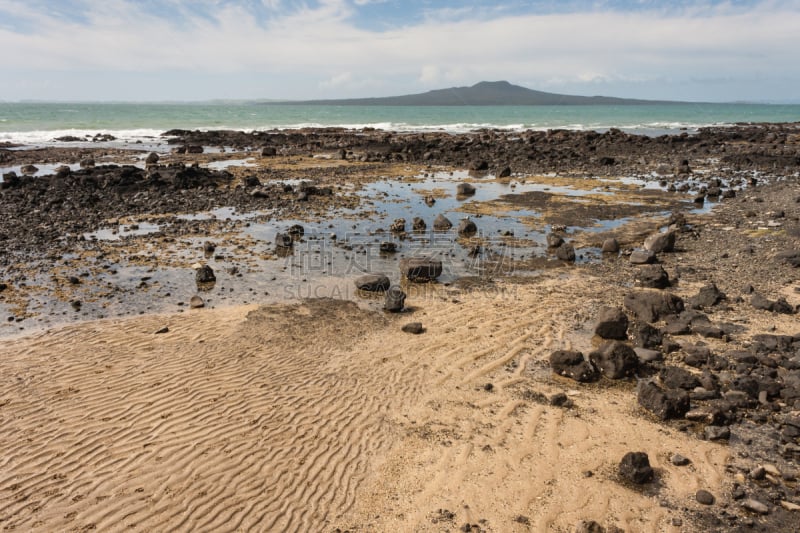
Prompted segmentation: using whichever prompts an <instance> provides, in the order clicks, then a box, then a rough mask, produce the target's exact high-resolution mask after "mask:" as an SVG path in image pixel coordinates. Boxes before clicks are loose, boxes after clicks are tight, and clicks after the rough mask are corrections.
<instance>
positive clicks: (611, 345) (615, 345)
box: [589, 341, 639, 379]
mask: <svg viewBox="0 0 800 533" xmlns="http://www.w3.org/2000/svg"><path fill="white" fill-rule="evenodd" d="M589 360H590V361H591V362H592V363H593V364H594V366H595V367H597V368H598V369H599V370H600V372H601V373H602V374H603V375H604V376H606V377H607V378H610V379H622V378H626V377H630V376H633V375H634V374H635V373H636V369H637V368H639V357H638V356H637V355H636V352H635V351H634V350H633V348H631V347H630V346H628V345H627V344H625V343H623V342H619V341H611V342H607V343H605V344H603V345H602V346H601V347H600V348H599V349H597V350H595V351H593V352H592V353H590V354H589Z"/></svg>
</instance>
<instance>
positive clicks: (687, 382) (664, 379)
mask: <svg viewBox="0 0 800 533" xmlns="http://www.w3.org/2000/svg"><path fill="white" fill-rule="evenodd" d="M658 377H659V379H660V380H661V383H662V385H664V386H665V387H666V388H668V389H683V390H688V391H690V390H693V389H695V388H697V387H699V386H700V380H699V379H698V378H697V376H695V375H694V374H692V373H691V372H689V371H688V370H684V369H683V368H678V367H677V366H665V367H664V368H662V369H661V372H659V374H658Z"/></svg>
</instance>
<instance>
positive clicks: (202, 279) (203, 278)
mask: <svg viewBox="0 0 800 533" xmlns="http://www.w3.org/2000/svg"><path fill="white" fill-rule="evenodd" d="M194 280H195V281H196V282H197V283H213V282H215V281H217V277H216V276H215V275H214V269H213V268H211V267H210V266H208V265H203V266H201V267H200V268H198V269H197V270H196V271H195V273H194Z"/></svg>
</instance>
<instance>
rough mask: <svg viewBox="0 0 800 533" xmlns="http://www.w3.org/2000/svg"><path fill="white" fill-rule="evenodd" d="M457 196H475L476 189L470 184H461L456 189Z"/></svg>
mask: <svg viewBox="0 0 800 533" xmlns="http://www.w3.org/2000/svg"><path fill="white" fill-rule="evenodd" d="M456 194H457V195H458V196H471V195H473V194H475V187H473V186H472V185H470V184H469V183H459V184H458V186H457V187H456Z"/></svg>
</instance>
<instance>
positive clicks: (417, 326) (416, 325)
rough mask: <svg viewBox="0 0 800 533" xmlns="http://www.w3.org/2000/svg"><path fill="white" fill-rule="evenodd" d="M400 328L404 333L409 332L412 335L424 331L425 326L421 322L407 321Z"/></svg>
mask: <svg viewBox="0 0 800 533" xmlns="http://www.w3.org/2000/svg"><path fill="white" fill-rule="evenodd" d="M402 330H403V331H405V332H406V333H411V334H412V335H419V334H421V333H425V328H424V327H423V326H422V322H409V323H408V324H406V325H404V326H403V327H402Z"/></svg>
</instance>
